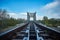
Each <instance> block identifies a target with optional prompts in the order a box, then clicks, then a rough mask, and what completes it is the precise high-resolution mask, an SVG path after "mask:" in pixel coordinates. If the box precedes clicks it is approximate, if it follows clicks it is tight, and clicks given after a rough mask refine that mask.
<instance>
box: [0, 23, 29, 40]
mask: <svg viewBox="0 0 60 40" xmlns="http://www.w3.org/2000/svg"><path fill="white" fill-rule="evenodd" d="M28 24H29V23H26V24H24V25H22V26H19V27H15V28H13V29H11V30H8V31H6V32H3V33H1V34H0V40H2V39H3V40H7V39H9V40H10V39H11V38H12V36H13V35H16V32H18V31H21V30H22V29H24V28H25V27H26V26H27V25H28ZM11 35H12V36H11Z"/></svg>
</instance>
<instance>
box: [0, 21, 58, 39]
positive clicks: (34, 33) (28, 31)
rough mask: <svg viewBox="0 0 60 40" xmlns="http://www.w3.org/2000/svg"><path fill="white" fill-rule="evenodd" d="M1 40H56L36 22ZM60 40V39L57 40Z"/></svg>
mask: <svg viewBox="0 0 60 40" xmlns="http://www.w3.org/2000/svg"><path fill="white" fill-rule="evenodd" d="M0 40H55V39H54V38H53V37H51V35H50V34H48V33H47V30H43V29H42V28H40V27H39V26H38V25H36V24H35V23H34V22H30V23H28V24H26V25H24V26H23V27H20V28H17V29H15V30H13V31H11V32H9V33H7V34H5V35H3V36H0ZM56 40H59V39H56Z"/></svg>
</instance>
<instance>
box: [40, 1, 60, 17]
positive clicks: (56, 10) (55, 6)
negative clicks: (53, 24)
mask: <svg viewBox="0 0 60 40" xmlns="http://www.w3.org/2000/svg"><path fill="white" fill-rule="evenodd" d="M40 11H41V13H43V14H45V16H48V17H52V18H60V3H59V1H58V0H56V1H54V2H51V3H48V4H46V5H45V6H43V7H42V8H41V9H40Z"/></svg>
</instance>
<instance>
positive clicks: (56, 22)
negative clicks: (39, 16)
mask: <svg viewBox="0 0 60 40" xmlns="http://www.w3.org/2000/svg"><path fill="white" fill-rule="evenodd" d="M39 22H41V23H42V24H45V25H47V26H50V27H57V26H60V19H56V18H50V19H48V17H47V16H44V17H43V20H39Z"/></svg>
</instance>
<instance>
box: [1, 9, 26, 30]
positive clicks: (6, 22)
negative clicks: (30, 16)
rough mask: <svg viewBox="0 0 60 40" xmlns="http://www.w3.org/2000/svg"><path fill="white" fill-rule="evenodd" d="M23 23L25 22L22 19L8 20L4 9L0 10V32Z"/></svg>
mask: <svg viewBox="0 0 60 40" xmlns="http://www.w3.org/2000/svg"><path fill="white" fill-rule="evenodd" d="M23 22H25V20H24V19H14V18H10V17H9V15H8V14H7V11H6V10H5V9H4V10H2V9H0V30H1V29H5V28H9V27H11V26H14V25H16V24H19V23H23Z"/></svg>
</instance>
